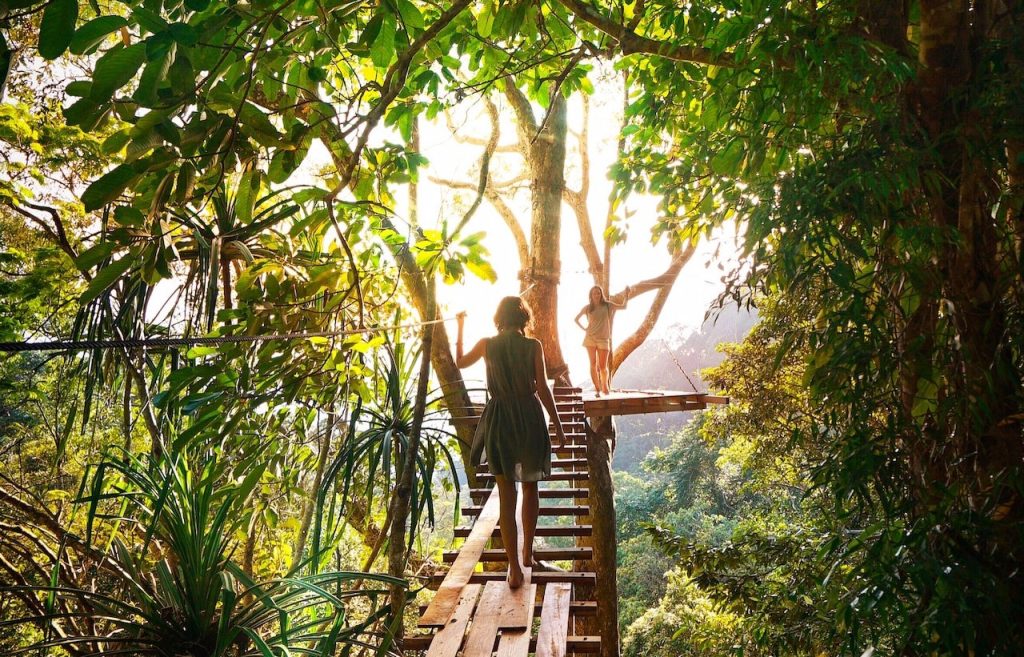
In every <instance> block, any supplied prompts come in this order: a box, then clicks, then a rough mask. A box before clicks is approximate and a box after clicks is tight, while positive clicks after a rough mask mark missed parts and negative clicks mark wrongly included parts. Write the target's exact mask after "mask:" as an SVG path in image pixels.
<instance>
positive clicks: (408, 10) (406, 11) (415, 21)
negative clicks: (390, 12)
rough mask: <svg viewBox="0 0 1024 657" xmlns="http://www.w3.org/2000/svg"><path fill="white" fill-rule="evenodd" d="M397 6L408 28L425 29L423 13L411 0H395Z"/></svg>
mask: <svg viewBox="0 0 1024 657" xmlns="http://www.w3.org/2000/svg"><path fill="white" fill-rule="evenodd" d="M395 6H396V7H397V8H398V15H399V16H401V17H402V22H403V23H405V27H406V29H408V28H410V27H416V28H419V29H421V30H422V29H423V27H424V23H423V14H421V13H420V10H419V9H417V8H416V5H414V4H412V3H411V2H409V0H395Z"/></svg>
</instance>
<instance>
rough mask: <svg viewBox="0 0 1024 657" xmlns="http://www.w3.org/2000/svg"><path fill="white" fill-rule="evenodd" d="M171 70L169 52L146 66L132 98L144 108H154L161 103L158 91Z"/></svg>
mask: <svg viewBox="0 0 1024 657" xmlns="http://www.w3.org/2000/svg"><path fill="white" fill-rule="evenodd" d="M170 68H171V53H169V52H167V53H164V54H163V55H161V56H160V57H158V58H156V59H154V60H153V61H151V62H149V63H148V64H146V68H145V69H144V70H143V71H142V77H140V78H139V86H138V87H137V88H136V89H135V95H133V96H132V98H134V99H135V100H136V101H138V103H139V104H140V105H142V106H143V107H153V106H154V105H156V104H157V103H158V102H159V100H160V99H159V97H158V96H157V93H156V91H157V89H159V88H160V83H161V82H162V81H163V80H164V79H165V78H166V77H167V71H168V70H169V69H170Z"/></svg>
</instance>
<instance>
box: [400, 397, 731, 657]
mask: <svg viewBox="0 0 1024 657" xmlns="http://www.w3.org/2000/svg"><path fill="white" fill-rule="evenodd" d="M554 393H555V403H556V406H557V408H558V414H559V418H560V420H561V422H562V426H563V428H564V430H565V433H566V438H567V444H566V445H565V447H563V448H561V449H559V448H557V447H556V448H555V458H554V459H552V464H551V465H552V472H551V477H550V478H548V479H547V480H546V481H544V482H541V484H540V514H539V521H538V526H537V537H538V538H541V539H543V542H544V543H548V544H549V545H550V547H543V548H537V549H535V550H534V555H535V558H536V559H538V560H541V561H545V562H548V563H552V564H555V566H556V567H557V568H558V569H557V570H545V571H537V572H531V570H530V569H529V568H526V569H524V570H525V572H526V582H525V583H524V584H523V586H522V587H520V588H519V589H515V590H513V589H510V588H509V587H508V584H507V583H506V582H505V574H506V569H507V559H506V556H505V551H504V549H502V548H500V547H497V546H491V547H488V543H490V542H492V541H493V539H498V538H500V532H499V529H498V490H497V488H496V487H495V486H494V485H493V484H494V476H493V475H491V474H490V473H488V472H487V471H486V468H484V469H482V470H480V471H478V473H477V481H478V482H479V483H481V484H485V485H486V486H487V487H481V488H474V489H471V490H470V497H471V499H472V500H473V503H474V505H473V506H468V507H465V508H463V510H462V513H463V515H464V516H468V517H475V522H474V523H473V524H472V526H468V527H457V528H456V529H455V537H456V538H463V539H465V540H464V542H463V543H462V546H461V548H460V549H459V550H457V551H452V552H446V553H445V554H444V560H445V562H448V563H451V567H450V568H449V570H448V572H447V573H446V574H445V575H443V576H442V577H439V578H438V581H435V582H433V584H435V585H437V593H436V594H435V595H434V598H433V600H432V601H431V602H430V604H429V605H428V606H427V607H426V608H425V609H424V610H423V612H422V615H421V616H420V618H419V622H418V633H416V634H412V635H409V636H406V637H405V640H404V641H403V644H402V646H403V649H404V650H406V651H425V652H426V655H427V657H456V656H457V655H462V657H490V656H491V655H492V654H493V653H494V652H497V654H498V656H499V657H526V656H527V655H530V654H533V655H536V657H562V656H564V655H566V654H583V653H596V652H599V651H600V647H601V636H600V633H599V632H600V630H599V629H597V630H596V631H595V629H594V628H595V623H594V618H593V617H594V616H595V615H596V613H597V605H598V602H597V601H596V600H594V599H593V589H594V585H595V583H596V574H595V573H594V572H593V562H592V559H593V552H592V548H591V547H590V545H589V543H590V541H589V537H590V535H591V525H590V515H589V514H590V488H589V486H588V481H589V474H588V471H587V453H586V452H587V447H586V425H585V422H586V417H588V416H594V415H617V414H623V415H625V414H632V413H652V412H665V411H679V410H692V409H698V408H705V407H706V404H708V403H724V401H725V400H723V398H712V397H709V396H707V395H701V394H699V393H650V392H641V391H632V392H627V393H619V394H617V395H612V396H607V397H602V398H596V399H588V400H586V401H584V399H583V397H582V395H581V391H580V389H579V388H560V387H556V388H555V390H554ZM552 440H554V438H552ZM521 502H522V495H521V493H520V504H521ZM540 542H541V541H537V543H540ZM522 545H523V540H522V528H521V527H520V540H519V546H520V550H522ZM520 554H521V552H520ZM588 617H589V619H588ZM587 620H589V621H590V622H587ZM587 629H589V630H590V631H589V632H588V631H586V630H587Z"/></svg>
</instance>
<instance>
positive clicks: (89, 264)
mask: <svg viewBox="0 0 1024 657" xmlns="http://www.w3.org/2000/svg"><path fill="white" fill-rule="evenodd" d="M116 248H117V244H115V243H114V242H100V243H99V244H97V245H95V246H93V247H92V248H90V249H87V250H86V251H83V252H82V253H80V254H78V257H77V258H75V266H76V267H78V269H79V270H81V271H88V270H90V269H92V268H93V267H95V266H96V265H98V264H99V263H100V262H101V261H102V260H103V259H104V258H106V257H107V256H109V255H110V254H111V253H113V252H114V249H116Z"/></svg>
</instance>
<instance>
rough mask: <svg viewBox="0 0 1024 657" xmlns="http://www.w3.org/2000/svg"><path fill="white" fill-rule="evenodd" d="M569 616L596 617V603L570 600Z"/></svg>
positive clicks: (422, 608) (538, 605) (536, 608)
mask: <svg viewBox="0 0 1024 657" xmlns="http://www.w3.org/2000/svg"><path fill="white" fill-rule="evenodd" d="M467 586H480V585H479V584H469V585H467ZM543 606H544V603H543V602H538V603H536V604H534V607H533V613H535V614H540V613H541V611H542V608H543ZM426 610H427V605H420V607H419V612H420V613H421V614H422V613H423V612H424V611H426ZM569 615H570V616H596V615H597V602H595V601H594V600H572V601H570V602H569Z"/></svg>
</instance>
